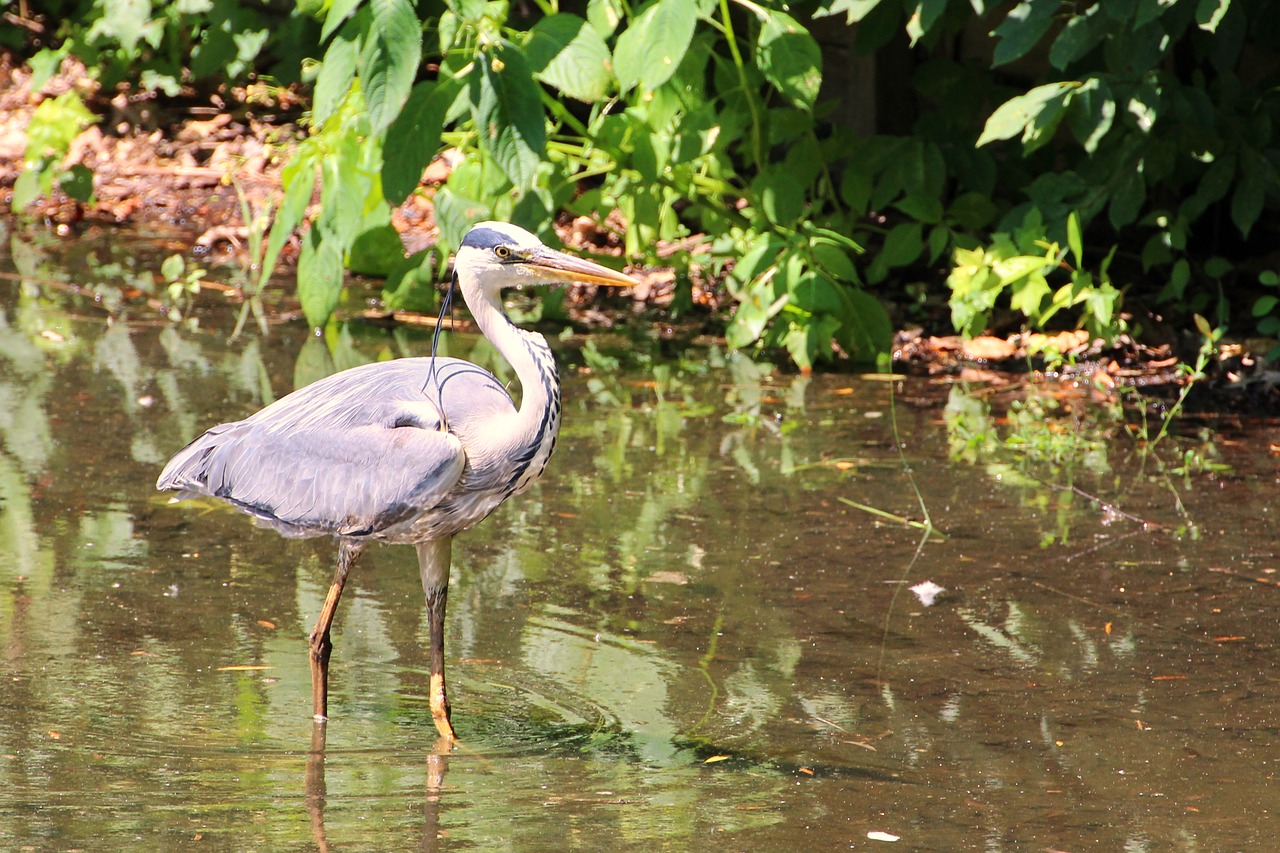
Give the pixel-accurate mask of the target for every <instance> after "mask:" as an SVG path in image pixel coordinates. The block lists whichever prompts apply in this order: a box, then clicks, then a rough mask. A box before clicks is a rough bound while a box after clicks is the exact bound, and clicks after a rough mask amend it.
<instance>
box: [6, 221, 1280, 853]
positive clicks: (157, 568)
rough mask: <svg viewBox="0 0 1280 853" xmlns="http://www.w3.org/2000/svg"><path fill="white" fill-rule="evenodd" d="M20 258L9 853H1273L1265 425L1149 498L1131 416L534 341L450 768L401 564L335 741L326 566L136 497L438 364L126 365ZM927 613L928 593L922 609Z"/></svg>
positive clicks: (320, 358)
mask: <svg viewBox="0 0 1280 853" xmlns="http://www.w3.org/2000/svg"><path fill="white" fill-rule="evenodd" d="M6 242H8V244H9V252H10V254H9V257H8V258H6V259H4V260H3V263H4V264H8V266H5V267H4V268H3V269H0V272H5V271H8V274H9V277H8V278H5V279H4V280H3V282H0V683H3V685H4V686H3V689H0V848H3V849H31V850H73V849H130V850H150V849H156V850H171V849H185V848H188V847H191V848H199V849H208V850H223V849H225V850H246V849H268V850H343V849H352V850H354V849H385V850H402V849H409V848H421V849H427V850H436V849H466V848H473V849H480V850H519V851H527V850H543V849H546V850H550V849H565V848H573V849H585V850H595V849H613V850H653V849H673V850H684V849H690V848H692V847H694V845H701V844H710V845H714V846H715V848H716V849H731V850H770V849H789V848H795V847H797V846H798V845H803V848H804V849H814V850H834V849H867V848H874V847H883V846H884V845H886V844H890V842H888V841H881V840H877V838H879V837H891V836H896V837H898V838H899V839H900V840H899V841H898V842H897V844H896V847H890V849H923V850H953V849H983V850H996V851H999V850H1024V849H1056V850H1092V849H1125V850H1135V851H1140V850H1169V849H1174V850H1213V851H1218V850H1233V849H1241V850H1243V849H1255V850H1256V849H1269V848H1270V847H1271V846H1272V845H1273V844H1274V839H1275V838H1277V837H1280V818H1278V817H1277V814H1276V807H1275V797H1274V788H1273V780H1272V777H1273V776H1274V775H1275V774H1276V772H1277V771H1278V770H1280V744H1278V742H1277V737H1276V734H1277V729H1278V727H1280V726H1278V720H1280V714H1278V712H1277V711H1276V708H1277V704H1278V703H1277V699H1278V698H1280V696H1278V694H1280V682H1278V680H1277V678H1276V676H1275V674H1274V673H1275V666H1276V658H1277V647H1278V646H1280V618H1277V617H1278V616H1280V588H1277V583H1280V573H1277V572H1276V569H1277V568H1280V559H1278V558H1277V555H1276V546H1275V536H1274V534H1273V529H1274V526H1275V523H1274V518H1273V516H1274V514H1275V512H1276V507H1277V496H1278V495H1280V485H1278V483H1277V464H1276V461H1277V455H1276V450H1275V448H1276V447H1277V445H1280V426H1278V425H1277V424H1276V423H1275V422H1263V421H1249V422H1241V421H1238V420H1233V419H1225V418H1223V419H1213V418H1202V419H1199V420H1195V421H1186V422H1183V423H1182V424H1180V427H1179V430H1178V435H1176V436H1174V437H1172V438H1169V439H1165V440H1164V443H1163V445H1162V446H1161V447H1160V448H1159V451H1158V452H1157V453H1155V454H1153V455H1149V456H1147V457H1145V458H1144V456H1143V454H1142V453H1141V448H1142V446H1143V443H1142V442H1141V441H1139V440H1138V438H1135V436H1134V433H1135V431H1138V430H1139V426H1138V424H1139V421H1138V420H1137V419H1136V418H1135V416H1134V415H1133V413H1132V411H1131V410H1130V411H1128V412H1125V411H1121V410H1120V409H1119V408H1118V407H1110V408H1108V406H1107V405H1106V404H1099V403H1096V402H1090V401H1089V400H1088V399H1087V397H1088V394H1087V393H1086V392H1081V393H1079V394H1074V395H1072V394H1063V393H1061V392H1053V393H1047V392H1046V393H1042V394H1040V395H1039V397H1038V398H1037V396H1036V395H1035V394H1033V395H1032V400H1031V405H1028V406H1025V407H1024V408H1022V409H1021V410H1020V411H1018V410H1016V409H1017V407H1015V412H1014V413H1012V414H1010V413H1008V412H1006V407H1005V404H1004V402H1005V401H1002V400H1001V398H1000V395H999V393H997V392H995V391H993V389H992V388H989V387H986V386H981V385H962V384H958V383H956V384H949V383H944V382H929V381H926V380H909V381H905V382H904V381H895V382H888V381H885V380H884V379H883V378H876V377H859V376H819V377H814V378H813V379H805V378H800V377H791V376H785V375H772V374H769V373H767V372H766V371H764V370H761V369H759V368H757V367H756V366H754V365H752V364H750V363H749V362H747V361H745V360H741V359H737V358H729V357H726V356H724V355H723V354H722V353H719V352H716V351H699V352H695V353H693V354H685V355H684V357H683V360H682V361H676V362H665V363H663V364H662V365H661V366H659V367H657V368H655V367H654V366H653V359H651V357H650V356H651V354H652V353H653V352H657V351H658V350H659V349H660V347H658V346H657V345H654V346H653V347H649V348H646V344H645V342H644V341H640V342H638V343H637V342H626V341H621V340H614V341H609V340H601V341H599V348H600V349H601V350H602V351H603V352H604V354H605V356H606V357H607V356H608V355H609V354H610V353H612V354H614V355H616V356H617V357H619V358H620V359H621V361H622V366H621V367H619V368H618V369H616V370H613V369H609V366H608V364H607V363H606V362H604V361H601V360H600V358H599V357H598V356H596V355H595V353H594V352H586V353H584V352H583V349H582V342H581V341H578V340H566V341H563V342H557V343H556V347H557V349H558V350H559V351H560V352H561V356H562V364H563V365H564V373H565V380H566V381H565V400H566V411H565V428H564V432H563V433H562V437H561V445H560V448H559V450H558V451H557V455H556V458H555V460H554V461H553V463H552V465H551V466H550V468H549V470H548V473H547V475H546V476H545V477H544V478H543V480H542V481H541V482H540V484H539V485H537V486H535V487H534V489H532V490H531V491H530V492H529V493H527V494H525V495H523V496H520V497H518V498H515V499H513V500H512V501H510V502H508V504H507V505H505V506H504V507H503V508H502V509H500V510H499V511H498V512H497V513H495V514H494V515H493V516H492V517H491V518H490V519H488V520H487V521H486V522H485V523H483V524H482V525H480V526H479V527H477V528H476V529H475V530H474V531H471V532H470V533H468V534H466V535H465V536H463V537H460V538H459V539H458V540H457V542H456V543H455V546H454V563H455V569H454V575H453V579H452V589H451V591H450V598H449V621H448V627H447V658H448V666H449V676H450V687H451V698H452V701H453V705H454V722H455V725H456V726H457V728H458V731H459V735H460V737H461V739H462V743H463V746H462V747H460V748H458V749H457V750H455V751H453V752H451V753H448V754H444V755H441V754H437V751H436V745H435V731H434V728H433V726H432V724H431V717H430V712H429V710H428V708H427V700H426V694H427V676H426V652H425V649H426V633H425V619H424V618H423V617H424V614H423V607H422V594H421V590H420V588H419V584H418V578H417V571H416V561H415V556H414V553H413V549H411V548H406V547H377V548H370V549H369V550H368V551H366V553H365V555H364V557H363V558H362V560H361V562H360V564H359V565H358V566H357V568H356V570H355V571H354V573H353V576H352V580H351V582H350V583H349V584H348V587H347V594H346V595H345V596H344V600H343V602H342V605H341V607H340V609H339V613H338V620H337V623H336V631H335V637H334V646H335V648H334V655H333V663H332V675H331V696H330V712H331V715H332V718H333V719H332V721H331V722H330V723H329V724H328V726H327V727H326V728H327V730H321V731H322V732H323V736H321V734H320V733H317V732H316V731H315V730H313V726H312V723H311V721H310V701H309V698H310V697H309V692H310V690H309V673H308V668H307V656H306V651H305V639H304V638H305V635H306V633H307V631H308V630H309V628H310V625H311V623H312V621H313V620H314V618H315V614H316V612H317V611H318V609H319V607H320V603H321V601H322V600H323V596H324V593H325V590H326V588H327V585H328V582H329V575H330V572H331V564H332V560H333V557H334V550H335V549H334V548H333V547H332V544H331V543H328V542H325V541H322V540H312V541H302V542H298V541H285V540H282V539H280V538H278V537H276V536H275V534H273V533H270V532H268V531H263V530H259V529H256V528H254V527H253V525H252V524H251V523H250V522H249V521H248V520H247V519H245V518H243V517H241V516H240V515H238V514H236V513H235V512H232V511H229V510H227V509H226V508H224V507H221V506H219V505H217V504H215V503H207V504H201V503H198V502H187V503H183V504H170V503H168V502H167V498H166V496H163V495H159V494H157V493H155V492H154V491H153V484H154V482H155V477H156V475H157V473H158V470H159V467H160V466H161V465H162V464H163V462H164V461H165V459H167V458H168V456H169V455H170V454H171V453H172V452H173V451H174V450H176V449H177V448H179V447H181V446H182V445H183V444H184V443H185V442H186V441H187V440H189V439H190V438H191V437H193V436H194V435H195V434H197V433H198V432H199V431H200V430H203V429H205V428H207V427H209V426H211V425H213V424H215V423H217V422H219V421H222V420H229V419H233V418H236V417H241V416H243V415H246V414H248V413H250V412H252V411H253V410H255V409H257V408H259V407H260V406H261V405H263V404H264V403H265V402H267V401H269V400H270V399H272V398H274V397H276V396H279V395H281V394H283V393H286V392H287V391H288V390H290V389H291V388H293V387H295V385H297V384H299V383H301V382H305V381H309V380H310V379H314V378H316V377H317V376H319V375H323V374H324V373H325V372H327V371H329V370H332V369H334V367H335V366H347V365H349V364H352V363H357V362H359V361H364V360H371V359H374V358H380V357H387V356H398V355H408V354H422V353H423V352H426V351H427V349H428V347H429V341H428V339H427V338H426V337H424V336H422V335H416V334H413V333H411V332H409V331H406V330H403V329H402V330H399V331H396V332H394V333H390V332H386V331H384V330H380V329H376V328H373V327H369V326H366V325H363V324H360V323H351V324H348V325H347V326H346V327H345V328H344V329H343V332H342V333H341V334H338V335H335V336H333V337H332V338H331V339H330V340H329V341H328V342H327V344H326V342H323V341H320V340H317V339H309V338H308V337H307V336H306V334H305V332H304V330H303V329H301V328H300V326H298V325H285V326H282V327H279V328H276V329H274V330H273V332H272V334H271V335H270V336H268V337H265V338H264V337H261V336H259V335H258V334H257V333H256V332H254V333H252V334H247V335H245V336H243V337H242V338H241V339H239V340H236V341H228V334H227V333H228V331H229V329H230V327H231V325H232V323H233V322H234V318H233V317H232V316H229V314H228V312H225V311H220V310H215V309H214V308H212V307H209V306H206V307H205V308H204V310H203V311H202V312H201V318H202V327H201V329H199V330H191V329H184V328H182V327H175V326H173V325H170V324H167V323H164V322H159V321H155V320H154V319H153V318H154V316H155V315H154V312H147V311H137V312H136V313H137V318H136V319H132V320H130V319H128V318H127V317H126V318H124V319H121V320H119V321H116V322H111V323H108V322H107V318H106V314H105V313H104V311H103V310H102V309H101V308H100V307H98V305H99V304H100V303H97V302H95V301H94V299H93V298H92V297H91V296H86V295H76V294H72V293H67V292H65V291H63V292H53V291H51V289H50V285H49V284H48V281H47V280H55V281H57V280H72V281H75V282H76V283H78V284H82V285H85V284H91V285H93V286H94V287H95V288H98V289H99V290H100V291H103V290H105V291H108V296H109V295H110V292H113V291H111V288H113V287H115V288H118V289H119V290H120V291H121V292H125V291H127V290H128V288H129V287H130V286H133V285H131V284H130V283H129V282H131V281H132V282H134V284H136V282H137V280H138V276H139V275H140V274H142V273H145V271H146V270H147V269H148V267H147V262H146V261H145V260H143V261H139V262H137V263H136V264H134V265H132V266H131V263H132V262H126V261H121V262H117V261H115V260H113V259H114V255H112V254H111V253H112V252H118V251H120V250H119V249H118V248H114V249H108V248H104V244H103V243H101V242H100V243H97V244H93V243H92V242H91V241H85V242H83V243H81V244H79V245H78V246H77V250H76V251H73V252H62V253H61V254H59V255H57V256H53V255H50V254H49V252H50V250H49V249H48V248H47V247H42V246H40V245H39V244H38V242H33V241H32V240H30V239H29V238H22V237H13V238H11V239H9V240H7V241H6ZM108 242H114V243H118V242H119V241H108ZM55 257H56V259H55ZM130 257H131V256H130ZM86 258H89V259H91V261H92V262H89V261H86V260H85V259H86ZM104 259H105V260H104ZM113 263H116V264H117V266H118V267H120V268H119V269H116V268H113V267H112V264H113ZM15 265H16V268H17V269H18V270H19V271H20V272H21V276H25V280H26V282H28V284H25V285H24V284H23V283H22V282H20V281H18V280H15V278H14V275H13V274H12V270H13V269H14V266H15ZM155 265H156V266H158V263H156V264H155ZM104 268H105V270H104ZM140 270H141V273H140V272H139V271H140ZM21 276H19V278H20V277H21ZM130 277H132V278H130ZM36 279H42V280H46V281H45V284H44V286H43V287H41V288H36V287H34V286H32V285H30V284H29V283H30V282H33V281H35V280H36ZM108 301H110V300H109V298H108ZM446 345H447V346H448V347H449V349H450V350H451V354H455V355H467V356H470V357H473V358H476V359H478V360H480V361H482V362H485V363H490V364H491V363H492V355H491V353H489V352H488V350H487V347H485V346H484V345H483V343H481V344H479V345H477V342H476V341H475V339H474V338H470V337H467V336H465V335H456V336H449V337H447V338H446ZM588 365H590V367H588ZM1068 408H1069V409H1070V410H1071V413H1069V414H1064V412H1066V410H1067V409H1068ZM1153 432H1154V430H1151V431H1150V432H1149V433H1148V436H1149V435H1150V434H1151V433H1153ZM1011 436H1012V437H1013V438H1012V439H1011V438H1010V437H1011ZM1014 444H1017V445H1018V449H1017V450H1016V452H1013V451H1012V450H1011V447H1012V445H1014ZM1064 448H1067V449H1066V450H1064ZM1055 454H1056V455H1055ZM1177 463H1185V464H1186V465H1187V466H1188V467H1189V468H1191V469H1196V470H1192V471H1191V472H1190V473H1185V474H1183V473H1173V472H1172V471H1170V468H1171V467H1173V466H1174V465H1175V464H1177ZM1214 466H1225V468H1223V469H1222V470H1216V471H1213V472H1210V473H1204V472H1197V471H1198V470H1199V469H1203V468H1205V467H1214ZM1066 486H1071V487H1074V490H1069V489H1067V488H1064V487H1066ZM915 489H918V490H919V495H920V500H922V501H923V504H924V506H925V507H926V508H927V511H928V514H929V516H930V518H931V520H932V522H933V524H934V525H935V526H936V528H937V529H938V530H940V531H942V533H944V534H945V537H946V538H941V537H930V538H927V539H924V541H923V544H922V538H923V534H922V531H921V530H920V529H918V528H913V527H908V526H904V525H902V524H900V523H896V522H894V521H893V520H891V519H888V518H884V517H882V516H877V515H873V514H870V513H868V512H866V511H864V510H863V509H860V508H858V507H855V506H852V505H850V504H848V503H845V501H853V502H855V503H857V504H861V505H865V506H869V507H873V508H875V509H877V510H880V511H883V512H885V513H889V514H895V515H900V516H906V517H910V518H914V519H919V518H921V517H922V510H921V508H920V503H919V501H918V500H917V497H916V493H915V491H914V490H915ZM1089 496H1092V498H1091V497H1089ZM925 581H929V582H932V583H934V584H937V585H939V586H941V587H943V589H944V591H943V592H942V593H941V594H940V595H939V597H938V598H937V600H936V601H935V602H934V603H932V604H931V605H928V606H926V605H925V603H924V602H923V601H922V600H921V599H920V598H919V597H918V596H917V595H916V593H914V592H912V591H911V590H910V589H909V587H911V586H914V585H916V584H919V583H921V582H925ZM869 833H885V834H887V836H877V837H872V836H869Z"/></svg>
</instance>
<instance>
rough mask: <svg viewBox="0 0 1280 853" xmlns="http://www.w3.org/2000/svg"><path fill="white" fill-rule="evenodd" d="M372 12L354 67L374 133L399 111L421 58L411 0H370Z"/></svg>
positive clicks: (420, 44)
mask: <svg viewBox="0 0 1280 853" xmlns="http://www.w3.org/2000/svg"><path fill="white" fill-rule="evenodd" d="M370 9H371V10H372V12H373V14H372V17H371V19H370V21H369V32H368V33H367V34H366V35H365V39H364V45H363V47H362V49H361V51H360V59H359V63H358V65H357V68H358V70H359V73H360V81H361V88H362V89H363V90H364V99H365V110H366V112H367V113H368V116H369V124H370V127H371V129H372V131H373V132H374V133H375V134H378V133H381V132H382V131H383V130H385V129H386V128H387V126H388V125H390V124H391V122H392V121H393V120H395V117H396V116H397V115H398V114H399V112H400V108H401V107H403V106H404V102H405V100H406V99H407V98H408V97H409V91H410V89H412V88H413V80H414V77H415V76H416V75H417V73H418V63H419V62H420V61H421V59H422V25H421V24H420V23H419V21H418V14H417V12H415V11H414V7H413V3H412V2H411V0H370Z"/></svg>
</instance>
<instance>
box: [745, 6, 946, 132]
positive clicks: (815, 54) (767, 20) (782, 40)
mask: <svg viewBox="0 0 1280 853" xmlns="http://www.w3.org/2000/svg"><path fill="white" fill-rule="evenodd" d="M944 2H945V0H944ZM756 64H757V65H758V66H759V68H760V71H761V72H762V73H763V74H764V76H765V79H767V80H768V81H769V82H770V83H772V84H773V86H774V88H776V89H777V90H778V91H779V92H781V93H782V95H783V97H785V98H786V99H787V100H788V101H790V102H791V103H792V104H793V105H795V106H797V107H800V108H801V109H806V110H807V109H812V107H813V103H814V101H816V100H817V98H818V90H819V89H820V88H821V87H822V50H821V49H820V48H819V47H818V43H817V42H816V41H814V38H813V36H811V35H809V32H808V30H806V29H805V28H804V27H802V26H801V25H800V24H799V22H797V21H796V19H795V18H792V17H791V16H790V15H786V14H783V13H782V12H774V11H768V12H767V13H766V15H765V16H764V17H763V18H762V23H761V26H760V35H759V38H758V39H757V40H756Z"/></svg>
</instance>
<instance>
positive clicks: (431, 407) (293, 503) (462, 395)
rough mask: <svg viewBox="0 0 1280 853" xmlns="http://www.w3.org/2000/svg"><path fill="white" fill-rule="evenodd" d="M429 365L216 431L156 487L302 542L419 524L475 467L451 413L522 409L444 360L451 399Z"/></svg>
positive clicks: (293, 401) (332, 390)
mask: <svg viewBox="0 0 1280 853" xmlns="http://www.w3.org/2000/svg"><path fill="white" fill-rule="evenodd" d="M415 363H416V364H415ZM423 363H428V364H429V360H428V359H404V360H400V361H395V362H384V363H380V364H374V365H365V366H364V367H360V368H355V369H353V370H348V371H344V372H343V373H339V374H335V375H334V376H330V377H328V378H327V379H324V380H321V381H320V382H317V383H315V384H313V385H310V386H307V387H306V388H303V389H301V390H299V391H296V392H294V393H293V394H290V395H288V396H287V397H284V398H282V399H281V400H279V401H277V402H276V403H274V404H272V405H271V406H268V407H267V408H265V409H263V410H262V411H260V412H258V413H257V414H255V415H253V416H252V417H250V418H247V419H246V420H243V421H238V422H235V423H230V424H222V425H221V426H217V427H214V428H213V429H211V430H209V431H208V432H207V433H205V434H204V435H202V436H201V437H200V438H198V439H196V440H195V441H193V442H192V443H191V444H190V445H188V446H187V447H186V448H184V449H183V450H182V451H181V452H179V453H178V454H177V455H176V456H175V457H174V458H173V459H172V460H171V461H170V462H169V464H168V465H167V466H166V467H165V469H164V471H163V473H162V474H161V475H160V479H159V481H158V483H157V487H158V488H161V489H178V490H181V491H182V492H184V494H206V495H212V496H213V497H217V498H222V499H224V500H227V501H230V502H231V503H233V504H235V505H237V506H239V507H240V508H242V509H244V510H245V511H247V512H249V513H251V514H253V515H254V516H256V517H258V518H259V519H261V520H262V521H263V522H265V523H266V524H268V525H269V526H272V527H274V528H276V529H277V530H279V531H280V532H282V533H285V534H287V535H294V536H307V535H316V534H324V533H331V534H340V535H350V536H361V535H370V534H373V533H376V532H378V531H380V530H383V529H385V528H387V527H389V526H391V525H394V524H397V523H399V522H402V521H405V520H407V519H410V518H413V517H415V516H417V515H420V514H422V513H423V512H426V511H428V510H429V509H430V508H431V507H433V506H435V505H436V504H437V503H438V502H439V501H440V500H441V499H442V498H443V497H444V496H445V495H447V494H448V493H449V492H450V490H451V489H453V488H454V487H455V485H456V484H457V483H458V480H459V478H460V477H461V476H462V473H463V470H464V468H465V466H466V461H467V456H466V452H465V449H464V448H463V445H462V442H461V441H460V440H459V439H458V437H457V436H456V435H454V434H453V433H451V432H449V430H448V421H449V418H447V417H445V416H444V415H443V414H442V413H441V409H442V408H443V409H444V410H445V412H446V413H449V414H450V416H453V411H454V410H455V409H456V410H457V416H458V417H464V416H473V414H474V412H475V411H476V410H477V409H479V410H484V409H494V410H503V409H504V407H505V409H506V410H510V408H511V401H510V398H509V397H508V396H507V395H506V392H505V390H503V389H502V386H501V385H499V384H498V383H497V380H495V379H493V377H492V376H490V375H489V374H487V373H484V372H483V371H480V370H479V369H478V368H476V367H475V366H474V365H471V364H468V363H467V362H459V361H456V360H453V359H440V360H439V362H438V363H437V365H436V370H437V374H438V376H442V377H445V378H448V379H449V381H448V382H446V383H445V385H444V387H445V388H446V389H448V392H449V393H448V394H447V395H446V394H442V393H441V392H440V391H439V390H438V388H437V386H436V385H431V384H428V383H427V382H426V379H425V377H426V375H427V374H426V372H425V370H424V367H423ZM424 386H426V388H425V390H424Z"/></svg>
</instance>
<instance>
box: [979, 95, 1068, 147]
mask: <svg viewBox="0 0 1280 853" xmlns="http://www.w3.org/2000/svg"><path fill="white" fill-rule="evenodd" d="M1075 86H1076V84H1075V83H1074V82H1070V81H1067V82H1061V83H1046V84H1045V85H1043V86H1037V87H1035V88H1034V89H1032V90H1031V91H1030V92H1027V93H1026V94H1023V95H1018V96H1017V97H1014V98H1010V99H1009V100H1007V101H1005V102H1004V103H1003V104H1001V105H1000V106H999V107H997V108H996V111H995V112H993V113H992V114H991V116H990V117H989V118H988V119H987V123H986V125H985V126H984V127H983V128H982V135H981V136H979V137H978V141H977V143H976V145H977V147H979V148H981V147H982V146H983V145H986V144H987V143H988V142H991V141H993V140H997V139H1010V138H1012V137H1014V136H1016V135H1018V134H1019V133H1023V132H1024V131H1025V130H1026V129H1027V126H1028V125H1031V124H1032V123H1033V122H1034V121H1035V120H1036V117H1037V116H1039V115H1040V113H1041V112H1042V111H1043V110H1044V109H1045V108H1046V107H1047V106H1048V105H1049V104H1051V103H1054V102H1058V103H1059V104H1060V102H1061V100H1062V98H1063V97H1064V96H1065V94H1066V93H1067V92H1068V91H1069V90H1070V89H1072V88H1074V87H1075Z"/></svg>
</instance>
